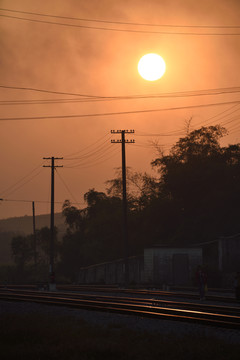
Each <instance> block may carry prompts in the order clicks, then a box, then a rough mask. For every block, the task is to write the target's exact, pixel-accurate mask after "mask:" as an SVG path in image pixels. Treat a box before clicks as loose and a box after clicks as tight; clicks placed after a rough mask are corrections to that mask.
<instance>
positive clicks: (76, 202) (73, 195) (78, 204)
mask: <svg viewBox="0 0 240 360" xmlns="http://www.w3.org/2000/svg"><path fill="white" fill-rule="evenodd" d="M56 174H57V175H58V177H59V179H60V180H61V182H62V183H63V185H64V186H65V188H66V189H67V191H68V192H69V194H70V195H71V197H72V198H73V200H74V201H75V202H76V203H77V200H76V198H75V196H74V195H73V194H72V192H71V191H70V189H69V187H68V186H67V184H66V183H65V181H64V180H63V178H62V177H61V176H60V174H59V172H58V171H57V169H56ZM78 205H80V204H78Z"/></svg>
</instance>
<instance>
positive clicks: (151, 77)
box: [138, 53, 166, 81]
mask: <svg viewBox="0 0 240 360" xmlns="http://www.w3.org/2000/svg"><path fill="white" fill-rule="evenodd" d="M165 70H166V65H165V62H164V60H163V58H162V57H161V56H160V55H158V54H153V53H150V54H146V55H144V56H143V57H142V58H141V59H140V60H139V63H138V72H139V74H140V75H141V77H142V78H143V79H145V80H148V81H155V80H158V79H160V78H161V77H162V76H163V74H164V73H165Z"/></svg>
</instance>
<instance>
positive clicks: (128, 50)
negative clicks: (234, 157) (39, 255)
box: [0, 0, 240, 218]
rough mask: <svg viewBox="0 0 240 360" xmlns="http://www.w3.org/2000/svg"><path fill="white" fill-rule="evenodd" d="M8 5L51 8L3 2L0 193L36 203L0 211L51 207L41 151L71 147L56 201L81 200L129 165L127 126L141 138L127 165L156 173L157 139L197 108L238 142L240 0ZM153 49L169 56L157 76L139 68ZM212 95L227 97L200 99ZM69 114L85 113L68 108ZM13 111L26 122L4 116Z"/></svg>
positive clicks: (165, 142) (167, 139) (200, 117)
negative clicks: (123, 134)
mask: <svg viewBox="0 0 240 360" xmlns="http://www.w3.org/2000/svg"><path fill="white" fill-rule="evenodd" d="M0 8H1V9H8V10H10V9H11V10H16V11H22V12H31V13H35V14H45V15H48V16H40V15H34V14H27V13H20V12H10V11H6V10H0V15H3V16H1V19H0V52H1V53H0V85H1V86H5V87H0V100H1V102H0V119H1V121H0V127H1V132H0V134H1V152H0V161H1V177H0V198H4V199H6V200H26V201H29V202H24V201H18V202H17V201H2V202H0V218H7V217H11V216H22V215H25V214H28V215H30V214H31V201H36V205H35V207H36V214H42V213H48V212H49V211H50V204H49V203H48V201H50V169H48V168H43V167H42V165H43V164H49V162H47V161H43V160H42V158H43V157H49V156H55V157H62V156H63V157H64V160H63V161H60V160H59V161H58V162H57V164H59V165H63V166H64V167H63V168H59V169H57V173H56V179H55V180H56V182H55V184H56V192H55V199H56V206H55V208H56V211H60V210H61V204H62V202H63V201H64V200H65V199H70V200H71V201H72V202H75V201H77V202H79V203H80V204H83V195H84V193H85V192H86V191H88V190H89V189H90V188H95V189H96V190H99V191H104V190H105V181H106V180H109V179H111V178H113V177H114V174H115V169H116V168H117V167H119V166H121V151H120V150H121V149H120V145H117V144H111V139H116V138H118V136H116V135H114V136H113V135H112V136H111V134H110V131H111V130H112V129H113V130H114V129H134V130H135V131H136V134H135V135H134V136H128V138H129V139H131V138H134V139H135V141H136V143H135V144H131V145H127V165H128V166H130V167H131V168H132V169H133V170H136V171H147V172H148V173H150V174H154V173H153V172H152V170H151V167H150V162H151V160H152V159H154V158H155V157H156V151H155V148H154V146H153V143H156V142H158V144H159V145H161V146H162V149H163V150H164V151H166V152H167V151H168V149H169V148H170V147H171V145H172V144H174V143H175V142H176V141H177V139H178V138H179V136H180V135H184V132H185V131H186V121H188V120H189V119H190V118H192V121H191V124H190V129H195V128H199V127H200V126H202V125H215V124H217V123H220V124H222V125H225V126H226V127H227V128H228V129H229V135H228V136H227V137H226V138H225V139H224V141H225V143H227V144H228V143H235V142H239V141H240V136H239V135H240V126H239V114H240V104H237V103H234V102H235V101H238V100H239V101H240V98H239V93H238V92H232V91H236V88H237V87H239V86H240V72H239V55H240V35H236V34H237V33H238V34H240V28H237V27H238V26H239V13H240V2H239V1H238V0H236V1H233V0H203V1H201V2H196V1H195V0H191V1H190V0H189V1H181V2H179V1H177V0H175V1H173V0H162V1H159V0H148V1H145V0H144V1H140V0H121V1H113V0H101V1H99V0H90V1H83V0H79V1H75V0H52V1H48V0H42V1H37V0H21V2H19V1H18V0H12V1H7V0H5V1H4V0H1V1H0ZM49 15H54V16H56V17H50V16H49ZM63 17H65V18H63ZM23 18H24V19H28V20H23ZM67 18H68V19H67ZM70 18H71V19H70ZM73 18H78V19H84V20H85V21H83V20H76V19H73ZM30 19H31V20H33V21H29V20H30ZM86 20H88V21H86ZM89 20H95V21H89ZM97 20H98V21H97ZM50 22H51V23H52V24H50ZM60 24H65V26H63V25H60ZM143 24H148V25H143ZM149 24H152V25H154V26H149ZM156 25H161V26H156ZM162 25H169V26H162ZM197 26H198V27H197ZM229 26H231V27H229ZM233 26H235V28H233ZM213 34H217V35H213ZM146 53H157V54H159V55H161V56H162V57H163V58H164V60H165V62H166V73H165V74H164V76H163V77H162V78H161V79H160V80H158V81H155V82H148V81H145V80H144V79H142V78H141V77H140V76H139V74H138V70H137V64H138V61H139V59H140V58H141V56H143V55H144V54H146ZM7 86H8V87H18V88H21V89H15V90H14V89H10V88H6V87H7ZM24 88H25V90H24ZM26 88H28V89H29V88H31V89H38V90H48V91H52V92H60V93H62V94H56V93H48V92H40V91H30V90H26ZM222 88H225V89H227V90H225V91H224V93H222V92H223V91H219V89H222ZM230 88H234V89H230ZM213 89H218V91H213ZM219 92H221V94H219ZM175 93H178V95H180V94H179V93H182V94H181V95H187V96H184V97H183V96H176V94H175ZM69 94H72V95H69ZM74 94H78V95H75V96H74ZM164 94H165V95H166V94H168V96H167V97H163V96H161V97H159V96H154V95H164ZM80 95H86V96H87V98H86V96H80ZM136 95H138V96H139V97H140V99H139V98H136ZM132 96H133V97H134V98H132ZM146 96H147V97H146ZM106 97H113V99H106ZM114 97H118V99H114ZM119 97H121V98H119ZM63 99H64V101H63ZM66 99H68V100H69V99H71V101H74V102H65V100H66ZM33 100H37V101H40V103H36V102H34V103H31V102H32V101H33ZM43 100H47V101H48V102H49V100H51V103H47V102H46V101H43ZM52 100H58V101H57V102H54V103H53V102H52ZM59 100H60V101H59ZM75 100H84V102H83V101H81V102H80V101H78V102H76V101H75ZM86 100H87V101H86ZM4 101H5V102H4ZM6 101H9V102H6ZM14 101H23V102H21V103H19V102H18V103H16V102H15V103H14ZM216 103H228V104H227V105H218V106H211V107H203V105H206V104H216ZM198 105H200V106H199V107H198ZM173 108H177V109H178V110H173ZM179 108H182V109H180V110H179ZM164 109H168V110H164ZM169 109H172V110H169ZM145 110H154V111H150V112H145ZM155 110H160V111H155ZM140 111H142V112H140ZM109 113H110V114H111V115H109ZM113 113H115V114H113ZM119 113H121V114H119ZM92 114H105V115H101V116H89V115H92ZM69 115H70V116H72V115H80V116H76V117H63V118H61V117H60V116H69ZM84 115H85V116H84ZM51 116H52V117H54V118H51ZM12 118H18V119H23V118H24V119H26V118H28V120H8V121H5V120H4V121H3V119H12ZM173 135H174V136H173ZM72 154H73V155H72ZM68 155H69V156H68ZM67 158H68V159H67ZM70 159H72V160H70ZM14 185H15V186H14ZM38 201H43V203H41V202H38ZM82 206H84V204H83V205H82Z"/></svg>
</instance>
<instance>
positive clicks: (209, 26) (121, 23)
mask: <svg viewBox="0 0 240 360" xmlns="http://www.w3.org/2000/svg"><path fill="white" fill-rule="evenodd" d="M0 10H1V11H9V12H14V13H20V14H27V15H37V16H43V17H54V18H59V19H65V20H78V21H86V22H99V23H107V24H120V25H134V26H150V27H156V26H157V27H178V28H204V29H205V28H211V29H212V28H213V29H216V28H218V29H219V28H223V29H226V28H230V29H235V28H236V29H239V28H240V26H239V25H173V24H154V23H151V24H150V23H139V22H137V23H136V22H124V21H110V20H101V19H87V18H77V17H69V16H62V15H52V14H43V13H36V12H30V11H20V10H15V9H6V8H0Z"/></svg>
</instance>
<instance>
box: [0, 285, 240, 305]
mask: <svg viewBox="0 0 240 360" xmlns="http://www.w3.org/2000/svg"><path fill="white" fill-rule="evenodd" d="M3 288H4V286H3V285H0V290H1V289H3ZM8 289H28V290H34V289H36V285H9V286H8ZM57 290H59V291H74V292H81V291H87V292H94V293H98V292H100V293H101V292H103V293H123V294H129V295H145V296H153V297H161V298H162V297H166V298H171V297H174V298H184V299H193V300H198V299H199V295H198V294H197V293H194V292H190V291H188V292H180V291H162V290H152V289H131V288H129V289H125V288H119V287H118V286H114V285H113V286H111V285H109V286H106V285H57ZM215 292H216V294H211V295H210V294H207V295H206V300H209V301H214V302H222V303H236V299H235V298H234V297H233V296H222V295H217V292H218V291H216V290H215Z"/></svg>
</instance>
